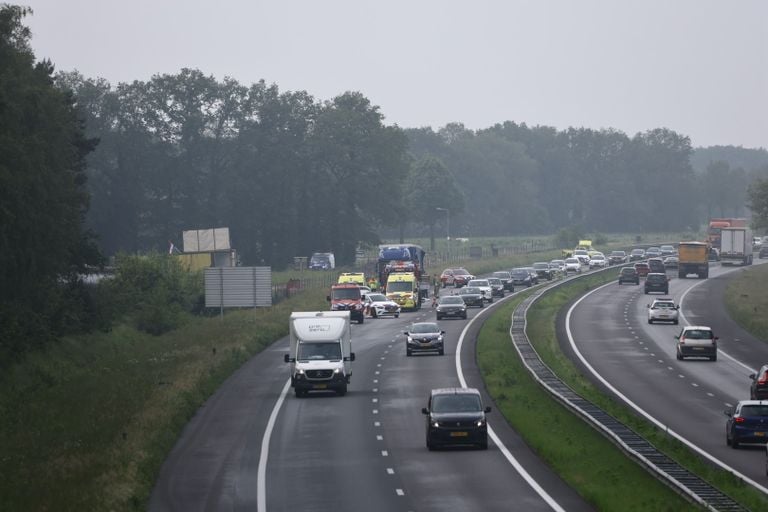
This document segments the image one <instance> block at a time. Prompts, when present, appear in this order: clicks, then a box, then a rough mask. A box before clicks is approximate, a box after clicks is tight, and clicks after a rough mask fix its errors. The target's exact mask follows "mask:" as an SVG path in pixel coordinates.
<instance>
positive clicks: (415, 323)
mask: <svg viewBox="0 0 768 512" xmlns="http://www.w3.org/2000/svg"><path fill="white" fill-rule="evenodd" d="M417 325H433V326H435V327H436V328H437V329H438V330H439V329H440V328H439V327H438V325H437V323H436V322H413V323H412V324H411V325H410V327H408V328H409V329H412V328H413V327H415V326H417Z"/></svg>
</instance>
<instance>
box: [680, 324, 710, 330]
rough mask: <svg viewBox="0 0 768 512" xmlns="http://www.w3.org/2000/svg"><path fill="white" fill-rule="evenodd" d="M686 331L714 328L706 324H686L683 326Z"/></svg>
mask: <svg viewBox="0 0 768 512" xmlns="http://www.w3.org/2000/svg"><path fill="white" fill-rule="evenodd" d="M683 330H684V331H694V330H696V331H711V330H712V328H711V327H709V326H706V325H686V326H685V327H683Z"/></svg>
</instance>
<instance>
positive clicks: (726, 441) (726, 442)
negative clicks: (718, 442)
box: [725, 432, 731, 446]
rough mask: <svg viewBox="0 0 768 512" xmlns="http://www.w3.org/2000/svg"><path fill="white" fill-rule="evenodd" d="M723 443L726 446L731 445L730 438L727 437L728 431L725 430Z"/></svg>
mask: <svg viewBox="0 0 768 512" xmlns="http://www.w3.org/2000/svg"><path fill="white" fill-rule="evenodd" d="M725 445H726V446H731V438H730V437H728V433H727V432H726V433H725Z"/></svg>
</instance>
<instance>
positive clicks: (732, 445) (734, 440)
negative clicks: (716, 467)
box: [731, 437, 739, 450]
mask: <svg viewBox="0 0 768 512" xmlns="http://www.w3.org/2000/svg"><path fill="white" fill-rule="evenodd" d="M738 447H739V442H738V441H737V440H736V438H735V437H734V438H733V439H731V448H733V449H734V450H736V449H737V448H738Z"/></svg>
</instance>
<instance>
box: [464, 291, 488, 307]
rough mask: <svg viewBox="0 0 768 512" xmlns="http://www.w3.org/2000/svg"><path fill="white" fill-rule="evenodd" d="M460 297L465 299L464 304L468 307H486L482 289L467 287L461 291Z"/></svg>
mask: <svg viewBox="0 0 768 512" xmlns="http://www.w3.org/2000/svg"><path fill="white" fill-rule="evenodd" d="M459 297H461V298H462V299H464V304H466V305H467V307H470V306H478V307H481V308H482V307H485V299H484V298H483V292H482V291H481V290H480V288H475V287H474V286H465V287H464V288H462V289H461V290H459Z"/></svg>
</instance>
